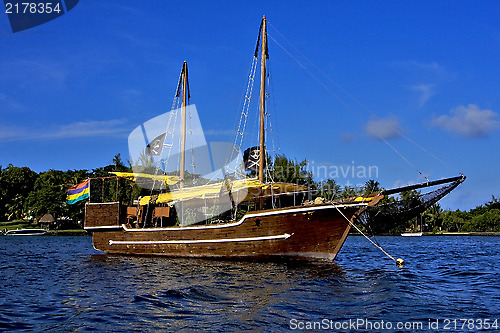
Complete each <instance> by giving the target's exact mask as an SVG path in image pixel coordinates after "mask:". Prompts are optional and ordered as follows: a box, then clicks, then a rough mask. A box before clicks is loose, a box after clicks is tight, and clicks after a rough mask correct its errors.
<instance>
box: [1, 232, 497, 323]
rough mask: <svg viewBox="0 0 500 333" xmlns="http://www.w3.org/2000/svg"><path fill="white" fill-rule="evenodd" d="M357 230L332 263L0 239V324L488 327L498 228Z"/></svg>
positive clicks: (493, 314)
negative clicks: (130, 252) (438, 232)
mask: <svg viewBox="0 0 500 333" xmlns="http://www.w3.org/2000/svg"><path fill="white" fill-rule="evenodd" d="M377 240H378V241H379V242H380V244H381V245H382V246H383V247H384V249H385V250H386V251H387V252H389V253H390V254H391V255H393V256H394V257H395V258H398V257H401V258H403V259H404V260H405V262H406V265H405V266H404V267H403V268H398V267H396V265H395V263H394V262H393V261H392V260H390V259H389V258H388V257H387V256H385V255H384V254H383V253H382V252H381V251H380V250H379V249H377V248H375V247H374V246H373V245H372V244H370V243H369V242H368V241H367V240H366V239H364V238H363V237H361V236H350V237H348V239H347V242H346V243H345V245H344V247H343V248H342V251H341V252H340V254H339V256H338V258H337V260H336V261H334V262H325V261H313V262H297V261H286V262H252V261H217V260H202V259H169V258H159V257H130V256H110V255H105V254H102V253H100V252H98V251H96V250H94V249H93V248H92V244H91V238H90V237H87V236H79V237H75V236H73V237H63V236H58V237H54V236H35V237H29V236H16V237H12V236H8V237H7V236H6V237H0V283H1V284H0V331H16V330H17V331H34V332H73V331H78V332H87V331H98V332H130V331H140V332H176V331H186V332H193V331H194V332H196V331H206V332H240V331H254V332H287V331H307V330H309V329H311V330H313V329H314V330H315V331H331V332H339V331H341V332H346V331H350V332H426V331H429V332H430V331H440V332H476V331H485V332H498V331H499V330H500V237H478V236H471V237H465V236H441V237H425V236H424V237H377Z"/></svg>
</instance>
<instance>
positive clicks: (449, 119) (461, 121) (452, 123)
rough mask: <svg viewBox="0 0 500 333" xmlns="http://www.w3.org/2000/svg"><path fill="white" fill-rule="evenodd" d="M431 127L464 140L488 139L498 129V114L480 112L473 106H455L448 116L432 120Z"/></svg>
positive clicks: (499, 124)
mask: <svg viewBox="0 0 500 333" xmlns="http://www.w3.org/2000/svg"><path fill="white" fill-rule="evenodd" d="M432 125H433V126H436V127H439V128H442V129H444V130H447V131H449V132H452V133H455V134H458V135H459V136H462V137H465V138H481V137H488V135H489V134H490V133H491V132H493V131H496V130H498V129H500V122H499V121H498V114H497V113H496V112H494V111H492V110H489V109H484V110H481V109H480V108H479V106H477V105H475V104H469V105H467V106H464V105H460V106H457V107H456V108H453V109H451V111H450V114H449V115H442V116H439V117H437V118H434V119H433V120H432Z"/></svg>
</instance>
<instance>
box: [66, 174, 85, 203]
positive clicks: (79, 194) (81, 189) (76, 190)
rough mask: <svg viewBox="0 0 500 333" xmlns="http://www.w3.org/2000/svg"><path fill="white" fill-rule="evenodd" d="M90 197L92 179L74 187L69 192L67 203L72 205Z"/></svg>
mask: <svg viewBox="0 0 500 333" xmlns="http://www.w3.org/2000/svg"><path fill="white" fill-rule="evenodd" d="M89 197H90V179H87V180H86V181H84V182H83V183H81V184H78V185H76V186H73V187H72V188H70V189H69V190H68V193H67V196H66V203H67V204H68V205H72V204H74V203H77V202H78V201H81V200H85V199H88V198H89Z"/></svg>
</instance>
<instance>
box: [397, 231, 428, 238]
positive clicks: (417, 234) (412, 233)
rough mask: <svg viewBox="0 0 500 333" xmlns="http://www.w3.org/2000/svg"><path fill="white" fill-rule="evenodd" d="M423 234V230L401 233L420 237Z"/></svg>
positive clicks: (405, 235) (406, 235)
mask: <svg viewBox="0 0 500 333" xmlns="http://www.w3.org/2000/svg"><path fill="white" fill-rule="evenodd" d="M422 235H423V232H405V233H404V234H401V236H403V237H420V236H422Z"/></svg>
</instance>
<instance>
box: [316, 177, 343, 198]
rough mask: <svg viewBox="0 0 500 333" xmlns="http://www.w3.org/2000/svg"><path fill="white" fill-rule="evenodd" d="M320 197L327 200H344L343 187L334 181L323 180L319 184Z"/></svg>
mask: <svg viewBox="0 0 500 333" xmlns="http://www.w3.org/2000/svg"><path fill="white" fill-rule="evenodd" d="M318 188H319V195H320V196H321V197H323V198H325V199H327V200H338V199H341V198H342V193H341V186H340V185H339V184H337V182H335V180H334V179H327V180H323V181H321V182H320V183H319V184H318Z"/></svg>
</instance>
